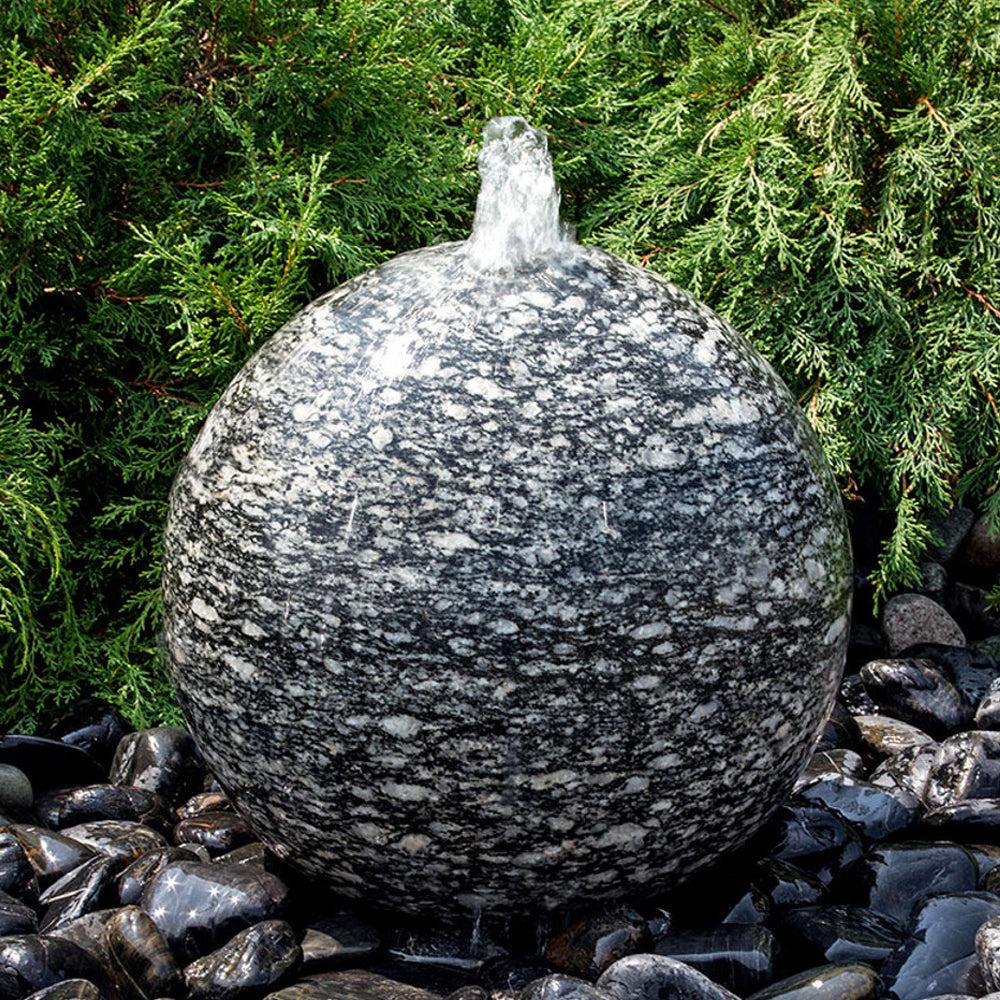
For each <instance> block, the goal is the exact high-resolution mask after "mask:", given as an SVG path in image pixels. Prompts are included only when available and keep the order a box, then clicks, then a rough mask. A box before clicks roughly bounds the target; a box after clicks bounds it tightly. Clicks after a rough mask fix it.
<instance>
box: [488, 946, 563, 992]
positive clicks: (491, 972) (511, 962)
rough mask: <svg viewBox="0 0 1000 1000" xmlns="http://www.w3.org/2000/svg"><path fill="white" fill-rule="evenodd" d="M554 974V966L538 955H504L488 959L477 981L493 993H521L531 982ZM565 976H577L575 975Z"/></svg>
mask: <svg viewBox="0 0 1000 1000" xmlns="http://www.w3.org/2000/svg"><path fill="white" fill-rule="evenodd" d="M551 974H552V967H551V966H550V965H549V963H548V962H546V961H545V959H544V958H541V957H540V956H537V955H533V956H532V955H521V956H517V957H511V956H509V955H503V956H501V957H498V958H490V959H487V960H486V961H485V962H483V964H482V965H481V966H480V968H479V971H478V972H477V973H476V981H477V982H478V983H480V984H482V985H483V986H485V987H486V989H488V990H489V991H490V993H491V994H497V993H520V992H521V990H523V989H525V988H526V987H527V986H528V985H529V984H530V983H533V982H536V981H537V980H539V979H544V978H546V977H547V976H549V975H551ZM564 978H574V979H575V978H576V977H574V976H571V977H564Z"/></svg>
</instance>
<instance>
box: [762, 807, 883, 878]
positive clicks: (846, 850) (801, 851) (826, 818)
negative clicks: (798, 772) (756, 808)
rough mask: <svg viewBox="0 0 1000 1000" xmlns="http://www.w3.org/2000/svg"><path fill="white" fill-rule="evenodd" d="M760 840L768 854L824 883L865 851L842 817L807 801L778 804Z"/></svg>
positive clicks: (856, 835)
mask: <svg viewBox="0 0 1000 1000" xmlns="http://www.w3.org/2000/svg"><path fill="white" fill-rule="evenodd" d="M763 841H764V849H765V851H766V853H767V854H768V855H769V856H770V857H772V858H775V859H777V860H778V861H790V862H791V863H792V864H794V865H796V866H797V867H799V868H802V869H804V870H805V871H808V872H810V873H812V874H814V875H816V876H817V878H819V880H820V881H821V882H823V883H824V884H829V882H830V881H831V879H832V878H833V875H834V873H836V872H838V871H840V869H841V868H843V867H844V865H847V864H850V863H851V862H852V861H855V860H856V859H857V858H860V857H861V855H862V854H863V853H864V852H863V850H862V847H861V839H860V837H859V836H858V834H857V832H856V831H855V830H854V829H853V828H852V827H851V826H850V824H849V823H848V822H847V821H846V820H845V819H844V818H843V816H841V815H840V814H839V813H836V812H834V811H833V810H831V809H829V808H827V807H826V806H824V805H821V804H819V803H811V802H807V801H795V800H793V801H789V802H786V803H785V804H784V805H783V806H781V807H780V808H779V809H778V810H777V811H776V812H775V814H774V817H773V818H772V820H771V822H770V824H769V825H768V827H767V829H766V831H765V834H764V837H763Z"/></svg>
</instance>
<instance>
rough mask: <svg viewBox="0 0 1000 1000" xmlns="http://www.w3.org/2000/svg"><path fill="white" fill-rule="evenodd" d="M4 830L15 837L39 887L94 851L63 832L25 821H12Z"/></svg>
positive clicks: (61, 874) (48, 882) (44, 885)
mask: <svg viewBox="0 0 1000 1000" xmlns="http://www.w3.org/2000/svg"><path fill="white" fill-rule="evenodd" d="M6 832H8V833H12V834H14V836H15V837H17V840H18V843H20V845H21V849H22V850H23V851H24V853H25V856H26V857H27V859H28V861H29V862H30V864H31V867H32V868H33V869H34V870H35V874H36V875H37V877H38V884H39V886H40V887H43V888H44V887H47V886H49V885H51V884H52V883H53V882H55V881H56V880H57V879H59V878H61V877H62V876H63V875H65V874H66V873H67V872H71V871H72V870H73V869H74V868H76V867H78V866H79V865H82V864H83V862H84V861H86V860H87V859H88V858H92V857H93V856H94V854H95V853H96V851H94V849H93V848H92V847H90V846H88V845H87V844H84V843H82V842H80V841H78V840H74V839H73V838H72V837H71V836H69V834H67V833H57V832H56V831H55V830H45V829H43V828H42V827H40V826H32V825H31V824H28V823H16V824H13V825H11V826H8V827H7V828H6Z"/></svg>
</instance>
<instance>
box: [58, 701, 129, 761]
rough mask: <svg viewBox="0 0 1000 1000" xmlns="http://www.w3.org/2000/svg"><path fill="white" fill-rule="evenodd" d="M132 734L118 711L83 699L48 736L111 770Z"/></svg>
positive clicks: (63, 717) (63, 714)
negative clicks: (122, 741) (120, 743)
mask: <svg viewBox="0 0 1000 1000" xmlns="http://www.w3.org/2000/svg"><path fill="white" fill-rule="evenodd" d="M128 731H129V724H128V723H127V722H126V721H125V719H124V717H123V716H122V714H121V713H120V712H119V711H118V710H117V709H114V708H112V707H111V706H110V705H108V704H107V703H105V702H103V701H100V700H98V699H97V698H83V699H82V700H81V701H78V702H76V703H75V704H74V705H73V706H72V707H71V708H68V709H67V710H66V711H65V712H63V713H62V714H61V715H59V716H58V717H57V718H55V719H53V721H52V722H51V723H50V724H49V725H48V726H47V727H46V729H45V733H44V735H45V736H47V737H49V738H50V739H56V740H59V741H60V742H62V743H68V744H69V745H70V746H74V747H79V748H80V749H81V750H84V751H86V752H87V753H88V754H90V756H91V757H93V758H94V760H96V761H97V763H98V764H100V765H101V767H103V768H104V769H107V768H108V767H110V765H111V758H112V757H113V756H114V753H115V748H116V747H117V746H118V741H119V740H120V739H121V738H122V737H123V736H124V735H125V734H126V733H127V732H128Z"/></svg>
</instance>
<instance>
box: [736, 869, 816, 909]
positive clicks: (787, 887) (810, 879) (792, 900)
mask: <svg viewBox="0 0 1000 1000" xmlns="http://www.w3.org/2000/svg"><path fill="white" fill-rule="evenodd" d="M756 869H757V871H756V874H755V875H754V885H755V887H756V888H757V889H759V890H760V891H761V892H762V893H763V894H764V895H765V896H766V897H767V900H768V902H769V904H770V906H769V907H768V909H769V910H778V909H781V908H782V907H788V906H805V905H807V904H810V903H818V902H819V901H820V900H821V899H822V898H823V897H824V896H825V895H826V891H827V890H826V886H825V885H824V884H823V883H822V882H821V881H820V880H819V879H818V878H817V877H816V876H815V875H811V874H810V873H809V872H806V871H803V870H802V869H801V868H797V867H796V866H795V865H791V864H789V863H788V862H786V861H778V860H776V859H774V858H762V859H761V860H760V861H758V862H757V866H756Z"/></svg>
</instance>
